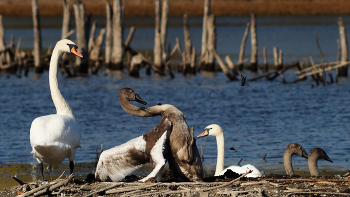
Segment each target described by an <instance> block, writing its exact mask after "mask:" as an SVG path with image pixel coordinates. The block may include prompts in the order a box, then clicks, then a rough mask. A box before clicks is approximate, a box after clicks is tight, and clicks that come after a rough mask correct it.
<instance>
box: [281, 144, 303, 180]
mask: <svg viewBox="0 0 350 197" xmlns="http://www.w3.org/2000/svg"><path fill="white" fill-rule="evenodd" d="M293 155H297V156H300V157H304V158H306V159H307V158H308V156H307V153H306V151H305V149H304V148H303V147H302V146H301V145H300V144H297V143H292V144H289V145H288V146H287V148H286V150H285V151H284V155H283V162H284V168H285V169H286V173H287V174H288V175H289V176H294V171H293V166H292V156H293Z"/></svg>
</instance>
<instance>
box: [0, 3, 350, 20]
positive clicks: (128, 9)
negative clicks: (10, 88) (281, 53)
mask: <svg viewBox="0 0 350 197" xmlns="http://www.w3.org/2000/svg"><path fill="white" fill-rule="evenodd" d="M62 2H63V1H62V0H50V1H47V0H38V4H39V14H40V15H41V16H62V13H63V6H62ZM73 2H74V1H73V0H71V3H73ZM83 2H84V3H85V8H86V13H87V14H88V15H90V14H91V15H93V16H105V15H106V4H105V1H95V0H83ZM109 2H110V3H111V4H112V3H113V1H111V0H110V1H109ZM123 6H124V12H125V15H126V16H154V9H155V6H154V0H128V1H123ZM203 6H204V0H176V1H175V0H170V1H169V15H171V16H182V15H183V14H187V15H189V16H201V15H203ZM349 7H350V1H348V0H212V1H211V12H212V13H214V14H215V15H217V16H218V15H221V16H222V15H225V16H234V15H250V12H251V10H254V11H255V13H256V14H257V15H275V16H277V15H302V16H312V15H313V16H314V15H336V16H340V15H349V14H350V9H347V8H349ZM72 12H73V9H72ZM0 14H1V15H3V16H31V15H32V9H31V1H30V0H0Z"/></svg>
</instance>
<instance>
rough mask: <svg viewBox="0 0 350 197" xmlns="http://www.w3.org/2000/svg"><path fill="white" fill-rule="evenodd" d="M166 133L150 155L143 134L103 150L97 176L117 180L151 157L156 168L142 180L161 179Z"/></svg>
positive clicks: (107, 179)
mask: <svg viewBox="0 0 350 197" xmlns="http://www.w3.org/2000/svg"><path fill="white" fill-rule="evenodd" d="M166 135H167V132H164V133H163V135H162V136H161V137H160V138H159V139H158V141H157V142H156V144H155V145H154V146H153V148H152V149H151V152H150V154H149V155H148V154H147V153H146V141H145V140H144V137H143V136H140V137H137V138H134V139H132V140H130V141H128V142H126V143H124V144H122V145H119V146H116V147H114V148H111V149H108V150H106V151H103V152H102V153H101V156H100V159H99V161H98V164H97V167H96V172H95V177H96V178H97V179H100V180H101V181H113V182H117V181H120V180H122V179H123V178H124V177H125V176H127V175H129V174H131V173H132V172H134V171H135V170H137V169H139V168H140V167H142V166H143V165H144V164H145V163H149V162H150V159H151V160H152V163H153V165H154V169H153V171H152V172H151V173H150V174H149V175H148V176H147V177H145V178H143V179H141V180H140V181H142V182H145V181H147V180H148V179H150V178H152V177H154V178H155V179H156V180H157V181H160V180H161V178H162V172H163V167H164V165H165V163H166V160H165V158H164V155H163V151H164V149H165V141H166V139H167V136H166Z"/></svg>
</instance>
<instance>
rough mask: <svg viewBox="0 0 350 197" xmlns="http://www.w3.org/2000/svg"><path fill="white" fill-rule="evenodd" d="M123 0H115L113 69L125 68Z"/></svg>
mask: <svg viewBox="0 0 350 197" xmlns="http://www.w3.org/2000/svg"><path fill="white" fill-rule="evenodd" d="M122 16H123V10H122V0H114V1H113V51H112V57H111V64H110V67H109V69H111V70H123V68H124V66H123V28H124V27H123V23H122Z"/></svg>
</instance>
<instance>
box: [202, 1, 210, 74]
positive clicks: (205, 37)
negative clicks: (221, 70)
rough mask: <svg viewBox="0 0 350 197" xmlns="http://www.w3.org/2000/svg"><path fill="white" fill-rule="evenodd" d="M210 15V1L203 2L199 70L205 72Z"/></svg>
mask: <svg viewBox="0 0 350 197" xmlns="http://www.w3.org/2000/svg"><path fill="white" fill-rule="evenodd" d="M209 14H210V0H204V12H203V28H202V51H201V59H200V62H199V68H200V69H203V70H206V65H205V64H206V62H207V59H208V29H207V19H208V15H209Z"/></svg>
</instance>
